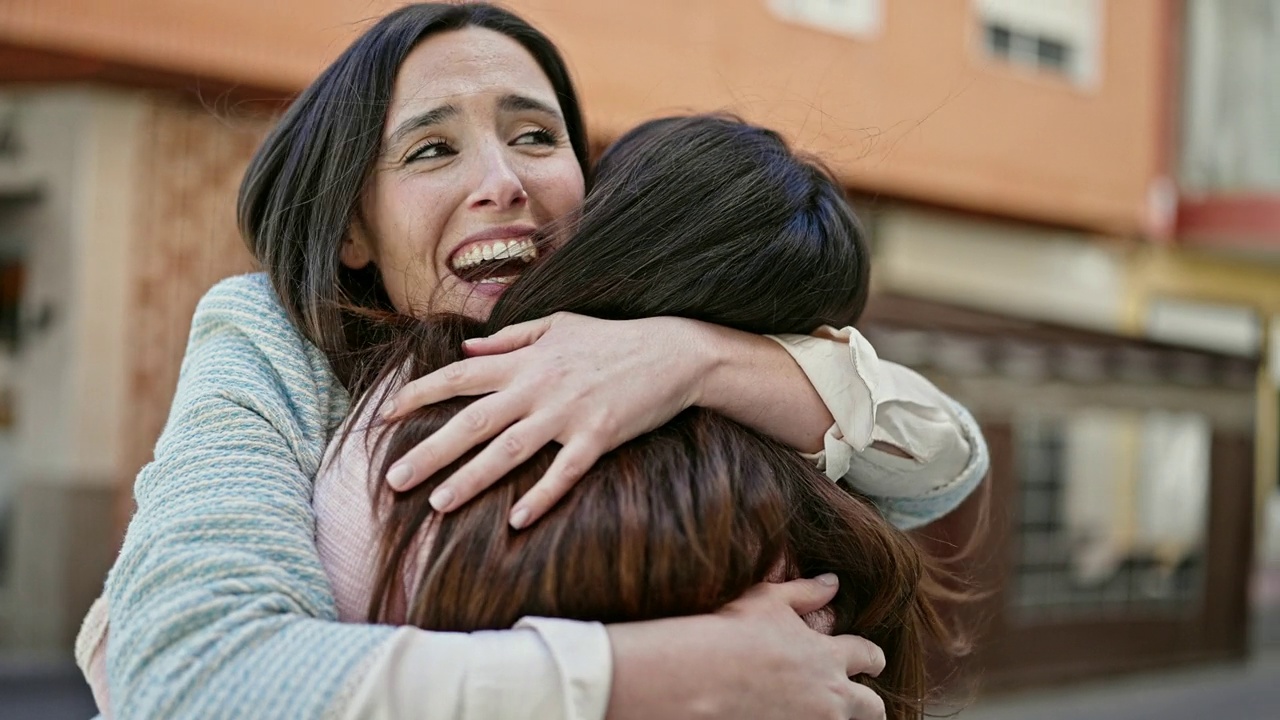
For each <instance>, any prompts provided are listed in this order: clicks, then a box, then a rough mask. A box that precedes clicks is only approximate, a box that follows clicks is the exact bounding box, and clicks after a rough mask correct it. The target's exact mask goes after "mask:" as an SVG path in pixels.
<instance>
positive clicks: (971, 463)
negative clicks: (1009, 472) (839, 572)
mask: <svg viewBox="0 0 1280 720" xmlns="http://www.w3.org/2000/svg"><path fill="white" fill-rule="evenodd" d="M770 337H771V338H772V339H773V340H775V341H777V342H778V343H779V344H781V345H782V347H783V348H785V349H786V350H787V352H788V353H789V354H790V355H791V357H792V358H793V359H794V360H795V361H796V363H797V364H798V365H799V366H800V368H801V369H802V370H803V371H804V373H805V376H806V377H807V378H808V379H809V382H810V383H812V384H813V387H814V389H815V390H817V392H818V395H819V396H820V397H821V398H822V401H823V403H824V404H825V405H826V406H827V409H828V410H829V411H830V412H831V416H832V417H833V418H834V419H835V424H834V425H832V427H831V428H830V430H828V431H827V434H826V436H825V438H824V440H823V448H824V449H823V450H822V452H820V453H817V454H815V455H810V456H807V457H809V458H810V459H812V460H813V461H814V462H815V463H817V464H818V466H819V468H821V469H822V470H823V471H825V472H826V474H827V475H828V477H831V478H832V479H833V480H844V481H845V482H848V483H849V484H850V486H851V487H853V488H854V489H855V490H858V491H859V492H862V493H863V494H865V495H867V496H868V497H869V498H871V500H872V501H874V502H875V503H876V504H877V506H879V507H880V508H881V510H882V511H883V512H884V513H885V515H886V517H888V518H889V520H890V521H891V522H893V523H894V524H895V525H897V526H899V527H902V528H904V529H910V528H914V527H918V526H920V525H924V524H926V523H928V522H931V521H933V520H936V519H937V518H939V517H941V516H943V515H945V514H947V513H948V512H950V511H951V510H953V509H955V507H956V506H958V505H959V504H960V503H961V502H962V501H963V500H964V499H965V498H966V497H968V495H969V493H971V492H973V490H974V488H976V487H977V486H978V484H979V482H981V480H982V478H983V477H984V476H985V475H986V473H987V470H988V467H989V464H990V462H989V458H988V454H987V445H986V441H985V440H984V439H983V437H982V431H981V430H980V429H979V428H978V424H977V423H976V422H975V421H974V419H973V416H972V415H970V414H969V412H968V411H967V410H965V409H964V407H962V406H961V405H960V404H959V403H957V402H956V401H954V400H952V399H951V398H950V397H948V396H947V395H946V394H945V393H943V392H942V391H941V390H939V389H938V388H937V387H936V386H934V385H933V384H932V383H930V382H929V381H928V380H926V379H924V378H923V377H921V376H920V375H919V374H918V373H916V372H915V371H913V370H911V369H910V368H906V367H903V366H901V365H898V364H896V363H892V362H888V361H886V360H881V359H880V358H879V357H878V356H877V355H876V352H875V349H874V348H872V347H871V344H870V343H869V342H867V340H866V338H864V337H863V336H862V334H861V333H859V332H858V331H857V330H856V329H854V328H851V327H846V328H843V329H840V330H836V329H834V328H822V329H821V330H819V332H817V333H815V334H814V335H778V336H770ZM874 443H883V444H886V445H890V446H893V447H895V448H897V449H899V450H901V451H902V452H903V453H905V454H906V455H907V456H908V457H905V458H904V457H898V456H896V455H893V454H891V453H888V452H885V451H883V450H881V449H879V448H877V447H876V446H875V445H874Z"/></svg>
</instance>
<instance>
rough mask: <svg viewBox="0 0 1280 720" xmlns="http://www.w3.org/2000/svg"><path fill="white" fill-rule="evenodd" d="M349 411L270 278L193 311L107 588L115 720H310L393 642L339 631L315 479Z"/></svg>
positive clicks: (230, 284)
mask: <svg viewBox="0 0 1280 720" xmlns="http://www.w3.org/2000/svg"><path fill="white" fill-rule="evenodd" d="M347 403H348V400H347V397H346V395H345V393H344V392H343V391H342V390H341V389H340V386H339V385H338V384H337V383H335V382H334V381H333V377H332V373H331V372H330V371H329V369H328V365H327V363H326V361H325V359H324V356H323V355H322V354H321V353H320V351H319V350H318V349H316V348H315V347H314V346H312V345H311V344H310V343H308V342H306V341H305V340H304V339H303V338H302V337H301V335H300V334H299V333H298V332H297V330H296V329H295V328H294V327H293V325H292V324H291V323H290V322H289V319H288V317H287V316H286V315H285V313H284V309H283V307H282V306H281V305H280V302H279V300H278V299H276V296H275V293H274V292H273V291H272V289H271V287H270V285H269V283H268V282H267V280H266V277H265V276H263V275H260V274H259V275H250V276H243V277H238V278H232V279H230V280H226V281H224V282H222V283H220V284H219V285H217V286H216V287H214V288H213V289H212V290H211V291H210V292H209V293H208V294H207V295H206V296H205V298H204V299H203V300H202V301H201V303H200V306H199V308H198V309H197V311H196V314H195V318H194V320H193V323H192V328H191V337H190V342H189V345H188V347H187V354H186V357H185V359H184V361H183V364H182V371H181V375H180V379H179V381H178V389H177V395H176V397H175V398H174V403H173V408H172V410H171V412H170V416H169V422H168V425H167V427H166V428H165V431H164V433H163V435H162V436H161V438H160V441H159V443H158V445H157V446H156V453H155V460H154V462H152V463H151V464H149V465H148V466H147V467H146V468H145V469H144V470H143V471H142V473H141V474H140V475H139V477H138V481H137V484H136V486H135V489H134V492H135V496H136V500H137V504H138V509H137V513H136V515H135V516H134V518H133V520H132V522H131V523H130V526H129V531H128V534H127V536H126V538H125V542H124V546H123V547H122V549H121V552H120V556H119V558H118V560H117V561H116V565H115V567H114V568H113V570H112V572H111V574H110V576H109V578H108V581H107V596H108V601H109V608H110V625H111V642H110V643H108V647H107V667H108V671H109V673H108V674H109V676H110V680H111V684H110V687H111V705H112V710H113V711H114V714H115V717H117V718H188V717H191V718H196V717H198V718H285V717H288V718H309V717H320V716H322V714H323V713H324V712H325V710H326V709H327V708H328V707H329V705H330V703H331V702H332V701H333V699H334V697H335V695H336V694H338V693H339V692H341V691H343V689H344V684H345V683H347V682H348V681H349V680H350V679H351V677H352V674H353V670H354V669H356V668H357V666H359V665H360V664H361V663H362V662H363V661H365V659H366V657H367V655H368V654H369V653H370V651H372V650H373V649H374V648H375V647H376V646H377V645H379V644H380V643H381V642H383V641H384V640H385V639H387V638H388V637H389V636H390V633H391V632H392V629H391V628H388V627H378V626H371V625H347V624H339V623H337V622H330V621H333V620H335V617H336V614H335V610H334V603H333V596H332V594H331V592H330V590H329V583H328V581H327V580H326V578H325V575H324V570H323V568H322V567H321V565H320V561H319V558H318V557H317V555H316V549H315V541H314V530H315V528H314V516H313V514H312V511H311V491H312V478H314V477H315V475H316V472H317V470H318V469H319V463H320V460H321V458H322V456H323V453H324V449H325V445H326V443H327V442H328V439H329V436H330V434H331V433H332V431H333V429H334V428H335V427H336V426H337V425H338V424H339V423H340V422H341V420H342V418H343V416H344V414H345V412H346V409H347Z"/></svg>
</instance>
